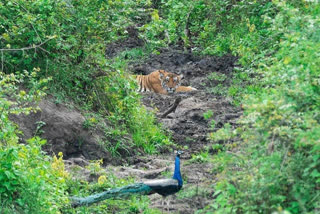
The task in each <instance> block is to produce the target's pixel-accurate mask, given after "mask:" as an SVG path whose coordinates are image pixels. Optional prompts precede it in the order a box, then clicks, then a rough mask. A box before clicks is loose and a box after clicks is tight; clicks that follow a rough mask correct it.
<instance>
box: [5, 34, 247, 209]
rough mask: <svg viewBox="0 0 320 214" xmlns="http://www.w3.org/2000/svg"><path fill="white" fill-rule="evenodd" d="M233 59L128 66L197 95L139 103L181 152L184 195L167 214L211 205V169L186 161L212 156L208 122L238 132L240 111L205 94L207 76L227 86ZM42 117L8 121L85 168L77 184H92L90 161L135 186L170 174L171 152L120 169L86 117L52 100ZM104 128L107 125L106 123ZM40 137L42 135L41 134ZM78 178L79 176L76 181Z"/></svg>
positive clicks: (168, 57)
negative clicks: (164, 76)
mask: <svg viewBox="0 0 320 214" xmlns="http://www.w3.org/2000/svg"><path fill="white" fill-rule="evenodd" d="M141 45H142V43H141V41H140V40H138V39H137V37H136V36H135V35H133V36H132V37H131V38H130V39H129V40H126V41H125V42H118V43H114V44H110V46H109V48H107V50H108V52H106V57H108V58H112V57H114V56H116V55H117V54H119V53H120V52H121V51H123V50H127V49H130V48H135V47H140V46H141ZM236 61H237V59H236V58H235V57H233V56H230V55H226V56H222V57H213V56H210V57H209V56H207V57H203V56H202V57H200V56H196V55H193V54H190V53H184V52H183V51H182V50H179V49H162V50H160V54H157V55H150V56H149V58H148V59H145V60H144V61H143V62H140V63H132V64H130V65H129V70H130V72H132V73H135V74H149V73H151V72H152V71H154V70H157V69H164V70H167V71H169V72H174V73H177V74H183V75H184V77H185V78H184V80H183V82H182V85H188V86H189V85H190V86H192V87H194V88H197V89H198V90H197V91H193V92H189V93H176V94H173V95H160V94H154V93H150V92H149V93H144V94H142V102H143V104H144V105H145V106H146V107H147V108H148V109H150V110H151V109H157V113H156V115H157V118H158V122H159V123H161V124H162V125H163V127H164V129H165V130H167V131H168V132H170V134H171V136H172V140H173V141H174V143H175V144H176V146H175V147H174V148H173V149H176V148H179V149H182V150H184V152H185V153H184V154H183V155H182V157H181V159H182V169H181V170H182V174H183V179H184V181H185V182H184V187H183V189H182V190H181V191H180V192H179V193H178V194H177V195H176V196H173V197H172V198H171V199H170V206H169V212H170V213H184V214H187V213H194V212H195V211H196V210H199V209H201V208H204V207H205V206H207V205H208V204H209V203H210V200H211V201H212V197H213V194H214V192H213V188H212V184H214V183H215V181H216V178H215V176H214V174H213V173H212V171H211V169H212V166H211V165H210V163H199V162H192V161H190V160H191V158H192V155H196V154H198V153H199V152H201V151H202V150H205V149H208V150H209V152H214V151H211V150H210V147H209V145H210V142H209V140H208V138H207V137H208V133H210V132H212V128H211V127H210V120H211V119H214V120H215V121H216V126H215V129H218V128H221V127H223V125H224V124H225V123H230V124H231V125H232V126H233V127H235V126H237V119H238V118H239V117H240V115H241V114H242V112H241V110H240V109H239V108H237V107H234V106H232V105H231V104H230V100H228V98H226V97H223V96H218V95H215V94H212V93H210V90H209V88H210V87H212V86H214V85H215V84H217V82H215V81H214V80H209V79H208V76H209V75H210V74H211V73H213V72H218V73H223V74H225V75H226V76H227V77H228V78H227V79H226V80H224V81H223V82H222V84H224V85H226V86H227V85H229V84H230V82H231V81H230V79H229V78H231V76H232V72H233V68H234V66H235V63H236ZM177 98H181V102H180V103H179V105H178V106H177V108H176V110H175V111H174V112H171V113H170V114H168V115H167V116H166V117H164V118H161V116H162V115H163V113H164V112H166V111H167V109H168V108H170V106H171V105H172V104H173V103H174V102H175V100H176V99H177ZM39 107H40V109H41V111H39V112H37V113H35V114H30V115H28V116H22V115H19V116H12V118H11V119H12V120H14V121H15V122H16V123H17V124H18V125H19V126H20V129H21V130H22V131H23V133H24V136H23V137H22V141H24V140H26V139H28V138H30V137H32V136H35V135H40V136H41V137H42V138H44V139H47V141H48V143H47V144H46V146H45V147H44V150H45V151H46V152H48V153H49V154H57V153H58V152H60V151H62V152H63V154H64V158H65V159H66V160H65V163H66V168H67V169H69V170H70V169H72V168H73V167H74V166H75V165H77V166H79V167H83V168H82V170H80V171H79V172H81V173H80V174H81V178H82V179H86V180H88V181H95V180H96V179H97V177H95V176H92V175H90V172H89V171H88V170H86V169H85V166H87V165H88V163H89V161H90V160H97V159H103V161H104V163H105V164H106V171H107V172H112V173H114V174H115V175H116V176H118V177H123V178H125V177H128V176H133V177H135V180H136V181H143V180H145V179H155V178H163V177H164V176H165V175H170V174H172V172H173V165H174V156H173V154H172V152H162V153H161V154H159V155H153V156H144V157H139V156H134V157H132V158H130V159H131V161H130V165H128V166H126V167H123V166H122V164H121V163H119V162H117V161H114V160H112V158H111V157H112V156H111V155H110V154H109V153H108V152H107V151H106V150H105V149H103V146H101V145H100V144H99V141H100V140H101V139H102V138H103V137H104V134H103V132H101V131H99V129H96V130H95V131H90V130H88V129H86V128H85V127H84V126H83V124H84V122H85V117H84V116H83V114H82V113H81V111H80V110H78V109H76V108H74V107H72V108H70V107H68V106H67V105H65V104H61V103H55V101H54V99H46V100H43V101H41V103H40V105H39ZM208 110H210V111H212V112H213V116H212V118H211V119H210V120H206V119H205V118H204V116H203V114H204V113H205V112H207V111H208ZM106 123H107V121H106ZM40 132H41V133H40ZM80 174H79V176H80ZM150 199H151V206H152V207H154V208H158V209H160V210H163V211H164V212H166V210H167V209H168V206H166V205H165V206H163V205H162V197H161V196H160V195H156V194H155V195H152V196H150Z"/></svg>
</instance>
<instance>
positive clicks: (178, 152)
mask: <svg viewBox="0 0 320 214" xmlns="http://www.w3.org/2000/svg"><path fill="white" fill-rule="evenodd" d="M175 153H176V156H178V157H180V155H181V154H183V153H184V152H183V151H180V150H178V151H175Z"/></svg>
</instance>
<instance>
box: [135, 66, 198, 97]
mask: <svg viewBox="0 0 320 214" xmlns="http://www.w3.org/2000/svg"><path fill="white" fill-rule="evenodd" d="M182 79H183V75H182V74H180V75H177V74H174V73H171V72H167V71H165V70H156V71H153V72H152V73H150V74H148V75H137V76H136V80H137V82H138V85H139V89H138V91H139V92H145V91H153V92H155V93H159V94H173V93H174V92H188V91H195V90H197V89H196V88H193V87H191V86H181V85H180V84H181V80H182Z"/></svg>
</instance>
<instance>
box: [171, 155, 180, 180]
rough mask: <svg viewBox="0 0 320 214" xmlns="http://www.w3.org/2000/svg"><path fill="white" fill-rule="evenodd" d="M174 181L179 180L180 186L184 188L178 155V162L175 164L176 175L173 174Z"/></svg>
mask: <svg viewBox="0 0 320 214" xmlns="http://www.w3.org/2000/svg"><path fill="white" fill-rule="evenodd" d="M172 178H173V179H177V180H178V185H179V186H182V184H183V181H182V177H181V173H180V158H179V156H178V155H177V156H176V160H175V163H174V173H173V177H172Z"/></svg>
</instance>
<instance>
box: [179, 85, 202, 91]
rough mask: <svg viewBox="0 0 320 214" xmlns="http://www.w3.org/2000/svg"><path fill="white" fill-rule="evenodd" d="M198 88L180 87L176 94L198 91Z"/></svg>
mask: <svg viewBox="0 0 320 214" xmlns="http://www.w3.org/2000/svg"><path fill="white" fill-rule="evenodd" d="M196 90H197V89H196V88H193V87H191V86H179V87H178V88H177V89H176V92H186V91H196Z"/></svg>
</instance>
